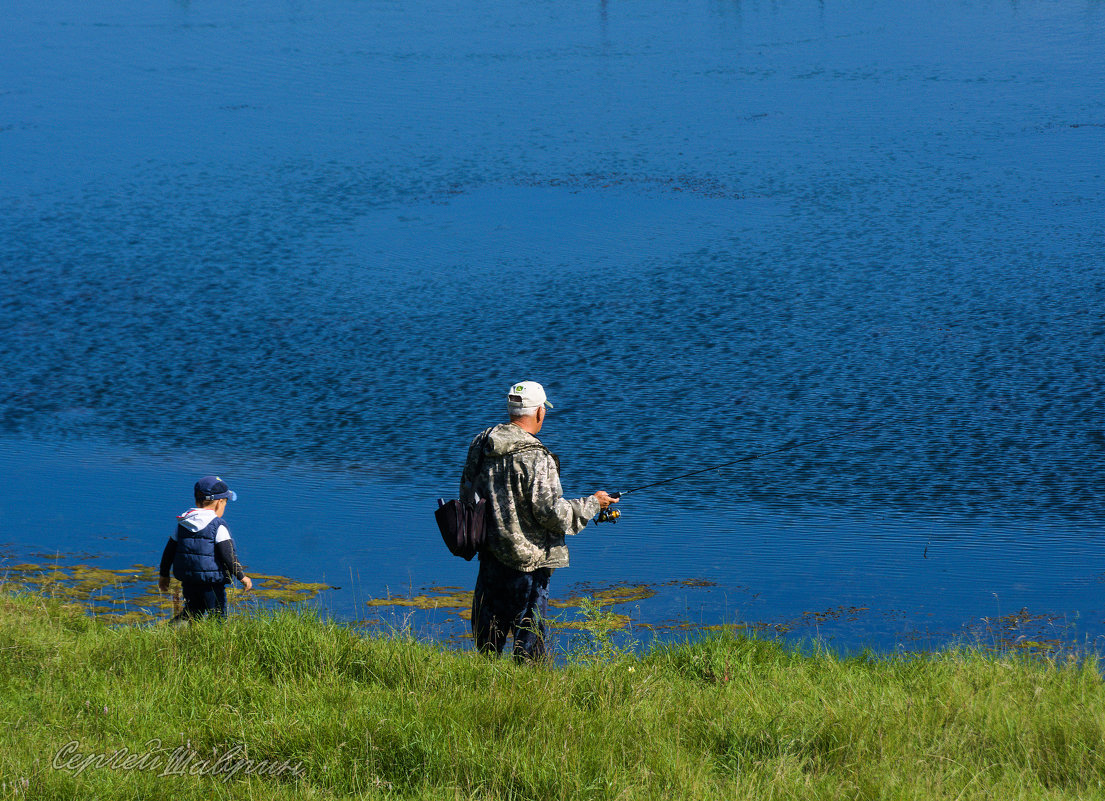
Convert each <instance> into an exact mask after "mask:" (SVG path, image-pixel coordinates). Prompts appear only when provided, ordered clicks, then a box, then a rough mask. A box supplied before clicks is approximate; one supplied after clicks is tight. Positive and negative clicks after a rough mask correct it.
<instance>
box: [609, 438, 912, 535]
mask: <svg viewBox="0 0 1105 801" xmlns="http://www.w3.org/2000/svg"><path fill="white" fill-rule="evenodd" d="M890 422H893V421H890V420H882V421H880V422H878V423H872V424H870V425H866V426H855V427H852V428H847V429H845V430H843V431H837V432H836V433H834V434H829V435H828V436H824V437H818V438H817V439H808V440H804V441H803V442H794V443H791V444H790V445H784V446H782V447H781V448H775V449H774V450H770V451H761V452H759V453H752V454H749V455H747V456H741V457H740V458H739V459H732V460H730V461H728V462H722V463H721V464H714V465H710V466H709V467H702V468H699V469H697V470H691V471H690V472H687V473H680V474H679V475H677V476H671V477H670V478H664V479H661V480H660V481H653V482H652V483H651V484H642V485H641V486H640V487H634V488H633V489H627V490H623V491H622V492H612V493H610V496H611V497H612V498H621V497H624V496H626V495H629V494H630V493H631V492H640V491H641V490H646V489H652V488H653V487H659V486H662V485H664V484H670V483H672V482H673V481H680V480H682V479H684V478H690V477H691V476H697V475H701V474H702V473H709V472H711V471H714V470H721V469H722V468H723V467H729V466H730V465H735V464H742V463H743V462H751V461H753V460H755V459H762V458H764V457H765V456H774V455H775V454H777V453H784V452H786V451H793V450H797V449H798V448H806V447H809V446H810V445H816V444H818V443H819V442H828V441H829V440H834V439H840V438H841V437H846V436H848V435H849V434H856V433H858V432H860V431H870V430H871V429H873V428H881V427H883V426H885V425H887V424H889V423H890ZM620 516H621V513H620V512H619V511H618V510H617V509H614V508H613V507H612V506H611V507H607V508H606V509H603V510H602V511H601V512H599V515H598V517H597V518H596V519H595V522H596V523H606V522H610V523H613V522H616V521H617V519H618V518H619V517H620Z"/></svg>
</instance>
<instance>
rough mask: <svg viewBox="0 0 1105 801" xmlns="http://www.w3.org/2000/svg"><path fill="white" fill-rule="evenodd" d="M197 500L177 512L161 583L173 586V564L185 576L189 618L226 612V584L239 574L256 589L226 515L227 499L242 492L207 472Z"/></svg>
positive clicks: (195, 492) (198, 484)
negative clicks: (237, 552)
mask: <svg viewBox="0 0 1105 801" xmlns="http://www.w3.org/2000/svg"><path fill="white" fill-rule="evenodd" d="M192 497H193V499H194V500H195V502H196V505H195V506H193V507H192V508H191V509H189V510H188V511H186V512H185V513H184V514H182V515H180V516H178V517H177V526H176V531H174V532H173V534H172V535H171V536H170V537H169V541H168V542H167V543H165V550H164V551H163V552H162V554H161V570H160V573H161V575H160V578H159V579H158V582H157V588H158V589H159V590H160V591H161V592H165V591H166V590H168V589H169V568H172V571H173V575H175V576H176V577H177V579H179V580H180V589H181V594H182V595H183V596H184V611H183V612H181V614H180V617H181V618H183V619H188V618H193V617H199V616H201V615H206V614H210V613H215V614H217V615H218V616H220V617H226V585H227V584H229V583H230V576H231V575H233V576H234V577H235V578H237V579H238V581H240V582H242V586H243V587H245V588H246V589H247V590H250V589H252V588H253V582H252V580H251V579H250V577H249V576H247V575H246V574H245V573H243V572H242V566H241V565H240V564H238V558H237V556H236V555H235V553H234V540H233V539H231V537H230V529H228V528H227V527H226V522H225V521H224V520H223V515H224V514H225V512H226V503H227V501H236V500H237V499H238V494H237V493H236V492H234V490H232V489H230V487H228V486H227V485H226V482H225V481H223V480H222V479H221V478H219V477H218V476H204V477H203V478H201V479H200V480H199V481H197V482H196V485H195V486H194V487H193V488H192Z"/></svg>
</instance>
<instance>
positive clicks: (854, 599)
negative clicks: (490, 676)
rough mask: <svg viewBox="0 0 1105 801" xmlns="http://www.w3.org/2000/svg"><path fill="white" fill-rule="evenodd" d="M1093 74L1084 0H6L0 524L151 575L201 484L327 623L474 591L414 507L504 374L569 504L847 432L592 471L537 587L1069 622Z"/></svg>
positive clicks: (13, 542)
mask: <svg viewBox="0 0 1105 801" xmlns="http://www.w3.org/2000/svg"><path fill="white" fill-rule="evenodd" d="M1103 63H1105V5H1103V4H1102V3H1100V2H1097V1H1096V0H1082V1H1081V2H1070V3H1053V2H1045V1H1044V0H1031V1H1030V2H983V1H982V0H966V2H936V1H934V2H923V3H908V4H901V3H894V2H889V0H857V1H856V2H843V3H836V2H822V3H805V2H772V3H767V2H763V3H760V2H741V1H740V0H730V1H723V0H708V1H705V2H689V3H682V4H675V5H673V4H671V3H661V2H657V1H656V0H634V2H622V1H613V0H601V1H600V2H598V3H584V4H574V5H573V4H568V5H564V4H553V3H548V2H538V1H537V0H522V2H510V3H505V2H491V3H485V4H481V5H480V6H478V7H476V6H472V7H467V6H458V5H456V4H447V3H440V2H435V1H434V0H414V2H405V3H397V2H385V1H384V0H380V1H379V2H376V1H371V0H318V1H317V2H312V3H310V4H303V3H300V2H277V3H272V2H264V3H262V2H255V1H254V0H240V1H239V2H235V3H233V4H215V3H209V2H197V1H196V0H174V1H169V0H155V1H154V2H134V1H133V0H122V1H121V2H111V3H107V2H96V1H95V0H94V1H93V2H87V1H83V2H68V1H67V0H46V1H45V2H35V3H31V2H25V1H24V0H17V2H15V3H14V4H13V5H12V7H11V8H10V9H9V12H8V14H7V15H6V21H5V25H4V26H2V27H0V271H2V273H0V274H2V278H3V290H2V292H0V311H2V314H0V358H2V359H3V363H4V365H5V370H4V376H3V379H2V381H0V465H3V466H2V468H0V470H2V473H3V475H4V476H5V479H4V480H3V481H2V482H0V513H2V514H3V516H4V520H5V521H6V522H5V524H4V532H5V533H4V534H3V535H2V536H0V542H6V543H8V548H9V550H10V552H11V557H10V558H11V559H19V558H23V557H24V556H25V555H26V553H27V552H29V551H37V552H54V553H76V552H92V553H95V554H97V555H99V556H100V558H101V560H102V561H105V562H109V563H117V564H120V565H129V564H131V563H132V562H142V563H146V564H149V563H153V562H156V560H157V557H158V556H159V554H160V549H161V546H162V545H163V542H164V539H165V538H166V536H167V533H168V530H169V528H170V527H171V523H172V516H173V515H174V514H176V513H177V512H179V511H181V509H182V508H183V506H184V505H187V502H188V495H189V488H190V486H191V483H192V482H193V481H194V480H195V478H197V477H198V476H199V475H202V474H205V473H209V472H218V473H220V474H222V475H223V476H224V477H225V478H227V479H228V480H229V481H231V483H232V486H235V488H236V489H239V492H240V493H241V495H242V500H241V501H240V502H239V503H238V504H237V505H236V506H235V508H234V509H233V515H234V522H235V527H234V532H235V537H236V539H238V541H239V545H240V549H241V550H242V552H243V554H244V555H245V556H246V558H247V562H248V563H249V564H250V567H251V569H257V570H263V572H270V573H281V574H286V575H293V576H295V577H297V578H302V579H304V580H311V581H319V580H326V581H328V582H330V583H333V584H340V585H341V586H342V589H341V590H335V591H332V593H331V594H330V598H329V599H327V601H326V603H328V604H329V605H330V608H331V609H332V610H333V611H334V612H335V613H336V614H338V615H340V616H343V617H346V618H349V619H359V618H360V617H361V616H363V615H364V614H365V612H364V606H363V603H362V600H363V599H364V598H376V597H383V596H387V595H389V594H397V593H398V594H403V593H408V594H410V593H413V594H417V593H419V592H421V591H423V590H424V588H427V587H433V586H454V585H457V586H467V585H470V584H472V582H473V580H474V568H473V565H470V564H466V563H462V562H460V561H459V560H455V559H452V558H451V557H449V556H448V554H447V553H445V552H444V550H443V548H442V546H441V544H440V541H439V540H438V539H437V533H436V530H435V529H434V526H433V522H432V518H431V516H430V513H431V511H432V508H433V506H434V501H435V499H436V498H437V497H438V496H445V497H449V496H451V495H453V494H455V492H456V483H457V478H458V474H459V470H460V467H461V461H462V459H463V455H464V451H465V447H466V444H467V441H468V440H469V439H470V438H471V436H473V435H474V434H475V433H476V432H477V431H478V430H480V429H481V428H483V427H484V426H486V425H490V424H491V423H494V422H497V421H499V420H501V419H502V418H503V414H504V407H503V395H504V394H505V390H506V387H507V386H508V385H509V384H510V383H511V382H513V381H516V380H519V379H522V378H529V379H534V380H538V381H541V382H542V383H544V385H545V386H546V388H547V390H548V392H549V395H550V398H551V399H552V400H553V402H554V403H555V404H556V408H555V410H554V412H553V413H552V414H551V415H550V417H549V421H548V424H547V427H546V431H545V432H543V433H544V435H545V436H544V438H545V440H546V442H547V443H548V444H549V446H550V447H551V448H552V449H553V450H555V451H556V452H557V453H558V454H559V455H560V456H561V458H562V460H563V464H564V484H565V487H566V490H567V491H568V493H569V494H574V495H582V494H586V493H589V492H591V491H592V490H594V489H596V488H600V487H601V488H605V489H608V490H611V491H614V490H619V489H620V490H626V489H632V488H635V487H638V486H641V485H645V484H650V483H652V482H655V481H658V480H661V479H664V478H666V477H670V476H674V475H678V474H680V473H683V472H686V471H690V470H694V469H697V468H699V467H704V466H709V465H714V464H718V463H722V462H727V461H730V460H733V459H736V458H738V457H740V456H742V455H745V454H753V453H757V452H761V451H767V450H773V449H776V448H779V447H781V446H785V445H787V444H793V443H800V442H803V441H806V440H814V439H819V438H821V437H825V436H827V435H830V434H833V433H835V432H839V431H843V430H846V429H851V428H854V427H858V428H862V429H863V430H861V431H857V432H855V433H854V434H852V435H849V436H846V437H841V438H839V439H834V440H830V441H826V442H822V443H819V444H816V445H813V446H810V447H805V448H796V449H794V450H792V451H787V452H785V453H782V454H779V455H777V456H772V457H769V458H764V459H759V460H754V461H750V462H747V463H743V464H740V465H734V466H732V467H730V468H726V469H723V470H720V471H713V472H709V473H704V474H701V475H698V476H695V477H693V478H692V479H688V480H685V481H677V482H673V483H670V484H667V485H664V486H662V487H657V488H654V489H649V490H642V491H641V492H640V493H636V494H631V495H629V496H627V497H626V499H625V500H624V502H623V503H622V505H621V509H622V512H623V518H622V520H621V521H620V522H619V523H618V524H617V526H616V527H609V528H599V527H590V528H589V529H588V530H587V532H585V533H584V534H582V535H581V536H580V537H578V538H577V539H576V541H575V542H574V543H573V551H572V567H571V568H570V569H569V570H568V571H565V572H564V573H562V574H558V575H557V577H556V578H555V579H554V596H555V595H557V593H560V594H561V595H562V596H566V595H568V594H569V593H570V592H571V588H572V587H576V588H577V589H579V588H580V587H583V588H587V587H595V586H609V585H611V584H616V583H630V584H637V583H649V584H652V585H655V586H656V587H657V588H658V591H657V595H656V596H655V597H654V598H651V599H649V600H648V601H647V602H642V603H641V604H640V605H639V606H638V607H636V608H635V609H634V610H627V613H628V612H629V611H632V614H631V617H633V618H634V620H636V621H638V622H639V623H648V624H661V623H665V622H669V623H670V622H674V623H678V622H688V621H689V622H694V623H696V624H701V625H715V624H721V623H740V622H759V623H770V624H775V625H777V626H778V627H780V628H785V629H786V630H787V632H788V634H789V635H790V636H794V637H799V638H801V637H825V638H827V639H828V640H829V641H830V642H833V643H835V644H838V645H840V646H841V647H843V648H860V647H865V646H870V647H873V648H876V649H879V650H892V649H895V648H899V647H913V646H912V645H911V644H916V643H921V645H922V646H924V647H927V646H929V645H933V646H939V645H942V644H944V643H947V642H949V641H951V640H952V639H953V638H955V637H957V636H963V635H966V636H968V637H970V636H973V635H975V634H976V632H977V629H978V625H977V624H978V622H979V620H980V619H981V618H990V619H994V618H1000V617H1005V616H1008V615H1010V614H1013V613H1018V612H1019V611H1020V610H1025V611H1024V614H1025V615H1026V616H1029V617H1032V616H1035V619H1037V620H1042V621H1044V622H1045V623H1046V626H1048V627H1050V629H1053V630H1059V631H1060V635H1057V636H1061V637H1063V638H1065V639H1066V640H1068V641H1075V640H1078V641H1081V642H1095V638H1097V637H1098V636H1101V635H1103V634H1105V617H1103V611H1102V606H1103V604H1102V600H1101V595H1102V593H1101V583H1102V576H1103V575H1105V567H1103V564H1102V548H1101V539H1100V536H1099V521H1100V519H1101V510H1102V508H1103V501H1105V483H1103V481H1102V470H1101V465H1102V457H1103V456H1105V423H1103V422H1102V421H1103V413H1105V402H1103V400H1102V390H1103V389H1105V387H1103V384H1105V376H1103V372H1102V369H1101V364H1102V357H1103V356H1105V319H1103V316H1102V313H1101V308H1102V305H1103V301H1105V271H1103V267H1105V264H1103V261H1105V259H1103V256H1105V234H1103V230H1105V229H1103V225H1102V223H1103V222H1105V181H1103V172H1105V167H1103V165H1105V70H1103V69H1102V66H1101V65H1102V64H1103ZM178 507H181V508H178ZM123 537H125V538H126V539H121V538H123ZM679 582H691V583H690V584H685V583H679ZM430 624H432V625H431V628H432V627H434V626H436V627H438V629H440V630H449V632H456V631H462V630H463V625H464V624H463V622H462V621H457V620H452V619H450V620H446V619H440V618H435V619H433V620H430V621H429V622H428V624H427V625H430ZM987 636H988V635H987ZM1033 636H1036V634H1033Z"/></svg>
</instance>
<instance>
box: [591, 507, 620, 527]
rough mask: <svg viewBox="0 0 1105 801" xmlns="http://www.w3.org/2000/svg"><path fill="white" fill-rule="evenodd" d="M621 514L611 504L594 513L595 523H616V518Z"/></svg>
mask: <svg viewBox="0 0 1105 801" xmlns="http://www.w3.org/2000/svg"><path fill="white" fill-rule="evenodd" d="M621 516H622V513H621V512H620V511H618V510H617V509H615V508H614V507H613V506H607V507H606V508H605V509H603V510H602V511H600V512H599V513H598V514H597V515H595V524H596V525H597V524H599V523H617V522H618V518H619V517H621Z"/></svg>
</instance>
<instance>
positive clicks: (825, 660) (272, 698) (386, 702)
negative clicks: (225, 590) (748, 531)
mask: <svg viewBox="0 0 1105 801" xmlns="http://www.w3.org/2000/svg"><path fill="white" fill-rule="evenodd" d="M0 649H2V650H0V725H2V727H3V730H4V731H3V736H2V741H3V745H2V750H0V781H2V783H3V786H2V792H0V798H2V797H16V798H23V797H26V798H57V799H74V798H77V799H85V798H89V799H91V798H96V799H114V798H119V799H134V798H174V799H175V798H180V799H193V798H194V799H209V798H259V799H272V798H277V799H280V798H289V799H290V798H334V797H344V796H351V795H357V796H365V797H370V798H371V797H404V798H441V799H453V798H487V799H512V798H517V799H540V800H541V801H548V800H549V799H561V798H564V799H567V798H580V799H584V798H585V799H591V798H596V799H600V798H601V799H606V798H608V799H660V798H672V799H698V798H701V799H711V801H713V800H714V799H722V798H725V799H729V798H732V799H744V798H752V799H760V798H763V799H768V798H796V799H797V798H801V799H820V798H826V799H828V798H895V799H897V798H903V799H905V798H918V799H920V798H1001V799H1017V798H1048V799H1061V798H1070V799H1075V798H1078V799H1084V798H1094V797H1103V798H1105V748H1103V747H1102V743H1103V734H1105V689H1103V687H1102V681H1101V678H1100V675H1099V672H1098V666H1097V665H1096V663H1087V664H1084V665H1081V666H1079V665H1077V664H1074V663H1062V664H1056V663H1054V662H1046V661H1042V660H1036V661H1026V660H1024V659H1023V658H1016V657H1012V656H1010V657H998V656H994V655H991V654H987V653H982V652H968V651H960V652H955V653H947V654H937V655H932V656H928V657H921V658H890V659H879V660H868V659H863V658H859V659H849V660H841V659H837V658H835V657H833V656H831V655H821V656H812V657H811V656H803V655H800V654H797V653H795V652H794V651H792V650H788V649H786V648H784V647H781V646H778V645H776V644H773V643H770V642H763V641H754V640H746V639H740V638H735V637H731V636H724V637H719V638H715V639H710V640H706V641H703V642H700V643H697V644H694V645H682V646H672V647H662V648H657V649H654V650H652V651H651V652H649V653H647V654H644V655H641V656H636V657H632V656H617V655H615V656H613V657H611V658H609V659H607V660H591V661H586V662H582V661H581V662H576V663H570V664H568V665H567V666H564V667H559V668H551V667H549V668H545V667H538V668H524V667H516V666H515V665H513V664H512V663H511V662H510V661H508V660H501V661H497V662H491V661H486V660H483V659H481V658H478V657H476V656H474V655H472V654H470V653H456V652H451V651H446V650H441V649H438V648H435V647H431V646H427V645H423V644H419V643H416V642H413V641H411V640H408V639H403V638H395V637H393V638H363V637H359V636H357V635H356V634H354V633H353V632H351V631H350V630H349V629H347V628H345V627H342V626H340V625H336V624H331V623H327V622H323V621H320V620H318V619H317V618H315V617H314V616H312V615H311V614H308V613H296V612H279V613H272V614H267V613H266V614H262V615H254V616H249V617H246V616H239V617H235V618H232V619H230V620H229V621H227V622H226V623H225V624H218V623H211V622H201V623H197V624H193V625H190V626H183V627H169V626H148V627H116V628H112V627H109V626H108V625H106V624H105V623H104V622H103V621H99V620H96V619H93V618H90V617H88V616H87V615H86V614H84V612H83V610H82V609H81V608H79V607H68V606H65V605H62V604H60V603H58V602H56V601H50V600H45V599H43V598H41V597H36V596H18V595H11V594H2V593H0ZM128 760H129V761H128Z"/></svg>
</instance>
